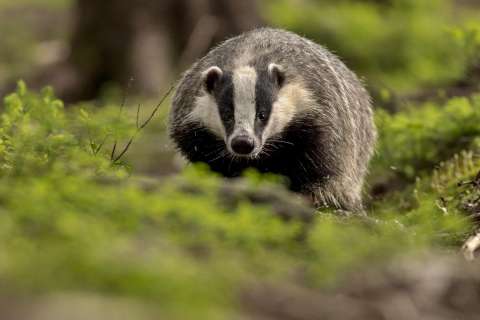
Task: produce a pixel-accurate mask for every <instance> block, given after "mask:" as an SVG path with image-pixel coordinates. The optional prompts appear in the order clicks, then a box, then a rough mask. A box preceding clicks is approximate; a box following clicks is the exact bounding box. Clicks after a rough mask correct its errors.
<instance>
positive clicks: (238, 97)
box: [189, 63, 308, 158]
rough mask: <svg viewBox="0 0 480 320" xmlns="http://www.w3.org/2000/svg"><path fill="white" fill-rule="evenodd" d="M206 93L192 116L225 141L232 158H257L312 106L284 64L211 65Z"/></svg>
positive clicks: (204, 84) (204, 78)
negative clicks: (302, 112)
mask: <svg viewBox="0 0 480 320" xmlns="http://www.w3.org/2000/svg"><path fill="white" fill-rule="evenodd" d="M201 83H202V89H201V92H202V93H201V94H200V95H199V97H198V98H197V99H196V101H195V106H194V109H193V111H192V113H191V114H190V116H189V117H190V118H191V120H195V121H200V122H201V123H202V124H203V125H204V126H205V127H207V128H208V129H209V130H210V131H211V132H212V133H214V134H215V135H216V136H217V137H219V138H220V139H222V140H223V141H224V142H225V146H226V149H227V151H228V153H229V154H230V155H233V156H238V157H245V158H257V157H258V156H259V155H260V154H262V151H265V149H266V145H267V144H268V141H269V139H274V137H275V136H277V135H279V134H280V133H281V132H282V131H283V130H284V128H285V127H286V126H287V125H288V124H289V123H290V122H291V121H292V119H293V118H294V116H295V114H296V113H297V112H299V111H301V109H303V108H305V105H306V104H308V102H307V100H308V97H307V94H306V90H305V89H303V86H301V85H300V84H299V83H298V82H295V81H293V79H287V78H286V72H285V70H284V68H283V67H282V66H281V65H278V64H275V63H269V64H266V65H265V66H264V67H263V68H258V67H257V68H255V67H253V66H242V67H238V68H236V69H234V70H231V71H230V70H222V69H221V68H220V67H218V66H211V67H209V68H207V69H206V70H204V71H203V72H202V74H201Z"/></svg>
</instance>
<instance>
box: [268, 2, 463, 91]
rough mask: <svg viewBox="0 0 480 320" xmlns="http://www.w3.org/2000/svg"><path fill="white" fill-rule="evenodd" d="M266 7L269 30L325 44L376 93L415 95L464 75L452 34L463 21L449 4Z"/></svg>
mask: <svg viewBox="0 0 480 320" xmlns="http://www.w3.org/2000/svg"><path fill="white" fill-rule="evenodd" d="M266 8H267V10H266V12H267V19H268V20H270V21H271V22H272V23H273V24H274V25H276V26H279V27H282V28H286V29H289V30H292V31H295V32H297V33H300V34H302V35H305V36H307V37H309V38H311V39H313V40H315V41H317V42H318V43H320V44H324V45H326V46H327V47H328V48H329V49H331V50H333V51H334V52H336V53H337V54H338V55H339V56H340V57H341V58H342V59H343V60H344V61H345V62H346V63H347V65H348V66H350V67H352V68H353V69H354V70H355V71H357V72H358V73H359V74H360V75H362V76H364V77H365V79H366V80H367V81H368V83H369V84H370V85H371V86H373V87H375V88H377V89H382V88H387V89H389V90H392V91H394V92H396V93H402V92H406V91H407V92H408V91H416V90H418V89H419V88H418V87H419V86H434V85H440V84H445V83H448V82H449V81H452V80H455V79H457V78H459V77H461V76H462V75H463V74H464V72H465V66H466V64H467V60H468V55H466V54H465V52H464V51H463V46H462V44H461V43H460V42H459V41H457V39H456V38H455V37H454V36H452V34H451V30H452V29H453V28H454V26H456V28H461V26H462V24H463V23H464V22H463V21H462V20H461V19H459V17H458V16H459V15H461V12H459V11H458V10H454V9H453V2H452V1H448V0H432V1H415V0H394V1H353V0H341V1H315V0H297V1H289V0H282V1H270V2H267V5H266ZM453 12H455V13H456V15H455V14H453Z"/></svg>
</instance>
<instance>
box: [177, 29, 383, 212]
mask: <svg viewBox="0 0 480 320" xmlns="http://www.w3.org/2000/svg"><path fill="white" fill-rule="evenodd" d="M372 113H373V112H372V108H371V99H370V96H369V94H368V93H367V91H366V89H365V88H364V87H363V85H362V83H361V81H360V80H359V79H358V78H357V76H356V75H355V74H354V73H353V72H352V71H350V70H349V69H348V68H347V67H346V66H345V64H344V63H342V62H341V61H340V59H339V58H337V57H336V56H335V55H334V54H332V53H331V52H329V51H328V50H327V49H326V48H324V47H322V46H320V45H318V44H316V43H314V42H313V41H310V40H308V39H305V38H303V37H301V36H299V35H297V34H295V33H292V32H289V31H284V30H278V29H271V28H262V29H256V30H253V31H250V32H247V33H244V34H242V35H239V36H236V37H233V38H231V39H229V40H226V41H225V42H223V43H221V44H220V45H218V46H217V47H215V48H214V49H212V50H211V51H210V52H209V53H207V54H206V56H204V57H203V58H202V59H200V60H199V61H197V62H196V63H195V64H194V65H193V66H192V67H191V68H190V69H189V70H187V71H186V72H185V73H184V74H183V76H182V78H181V79H180V81H179V83H178V85H177V87H176V92H175V94H174V97H173V100H172V106H171V111H170V118H169V135H170V137H171V138H172V140H173V141H174V144H175V146H176V147H177V149H178V150H179V151H180V153H181V154H182V155H183V156H184V157H185V158H186V159H187V160H188V161H190V162H193V163H194V162H203V163H207V164H208V165H209V166H210V168H211V169H212V170H213V171H216V172H219V173H221V174H222V175H224V176H225V177H237V176H239V175H241V174H242V172H243V171H244V170H245V169H246V168H256V169H257V170H258V171H260V172H262V173H266V172H268V173H274V174H278V175H281V176H284V177H286V178H287V180H288V181H289V186H290V189H291V190H293V191H295V192H298V193H301V194H304V195H306V196H307V197H308V198H309V199H311V201H313V204H314V205H315V206H316V207H318V208H321V207H330V208H333V209H340V210H347V211H362V185H363V181H364V177H365V175H366V173H367V167H368V162H369V160H370V158H371V156H372V153H373V150H374V144H375V140H376V129H375V126H374V122H373V119H372V117H373V114H372Z"/></svg>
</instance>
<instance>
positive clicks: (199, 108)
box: [188, 94, 226, 139]
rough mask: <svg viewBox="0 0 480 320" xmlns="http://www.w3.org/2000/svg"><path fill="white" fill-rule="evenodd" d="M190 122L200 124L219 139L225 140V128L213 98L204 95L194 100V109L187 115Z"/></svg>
mask: <svg viewBox="0 0 480 320" xmlns="http://www.w3.org/2000/svg"><path fill="white" fill-rule="evenodd" d="M188 118H189V119H191V120H197V121H200V122H202V123H203V124H204V125H205V126H206V127H207V128H209V129H210V130H212V131H213V133H215V134H217V135H218V136H219V137H222V138H223V139H225V136H226V133H225V128H224V126H223V124H222V120H221V119H220V114H219V112H218V105H217V103H216V101H215V98H214V97H212V96H211V95H209V94H204V95H203V96H200V97H198V98H197V99H196V100H195V107H194V108H193V110H192V112H191V113H190V114H189V115H188Z"/></svg>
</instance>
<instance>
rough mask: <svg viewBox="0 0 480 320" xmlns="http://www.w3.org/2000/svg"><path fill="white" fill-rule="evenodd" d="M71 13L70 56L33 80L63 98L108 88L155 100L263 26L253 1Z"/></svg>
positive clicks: (170, 1)
mask: <svg viewBox="0 0 480 320" xmlns="http://www.w3.org/2000/svg"><path fill="white" fill-rule="evenodd" d="M74 10H75V13H74V17H75V19H76V21H75V24H74V30H73V35H72V37H71V43H70V48H71V53H70V55H69V58H68V59H67V61H65V62H63V63H61V64H59V65H57V66H56V67H55V68H53V69H51V71H50V72H47V73H43V76H42V77H40V81H36V82H37V83H39V84H40V85H45V84H51V85H53V86H54V88H55V89H56V92H57V94H58V95H59V96H60V97H62V98H63V99H65V100H66V101H77V100H83V99H92V98H95V97H96V96H97V95H98V93H99V92H100V91H101V90H102V88H103V87H104V86H105V85H107V84H110V83H111V84H117V85H118V84H119V85H121V86H122V87H125V86H126V85H127V83H130V84H131V87H132V90H134V91H136V92H137V93H141V94H149V95H156V94H158V93H159V92H160V91H161V90H162V89H165V87H167V86H168V85H169V84H170V82H171V81H172V78H175V75H176V74H177V73H178V72H179V71H180V70H182V69H184V68H186V67H187V66H188V65H190V64H191V63H192V62H193V61H194V60H195V59H197V58H199V57H200V56H202V55H203V54H205V53H206V52H207V50H208V49H209V48H210V47H211V46H212V45H214V44H216V43H217V42H219V41H222V40H224V39H226V38H228V37H230V36H233V35H236V34H239V33H241V32H244V31H246V30H249V29H252V28H254V27H257V26H260V25H261V24H262V22H261V19H260V16H259V14H258V10H257V1H256V0H242V1H238V0H161V1H157V0H139V1H135V2H133V4H132V1H129V0H102V1H98V0H77V2H76V6H75V8H74ZM130 79H133V81H130ZM34 83H35V82H34Z"/></svg>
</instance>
